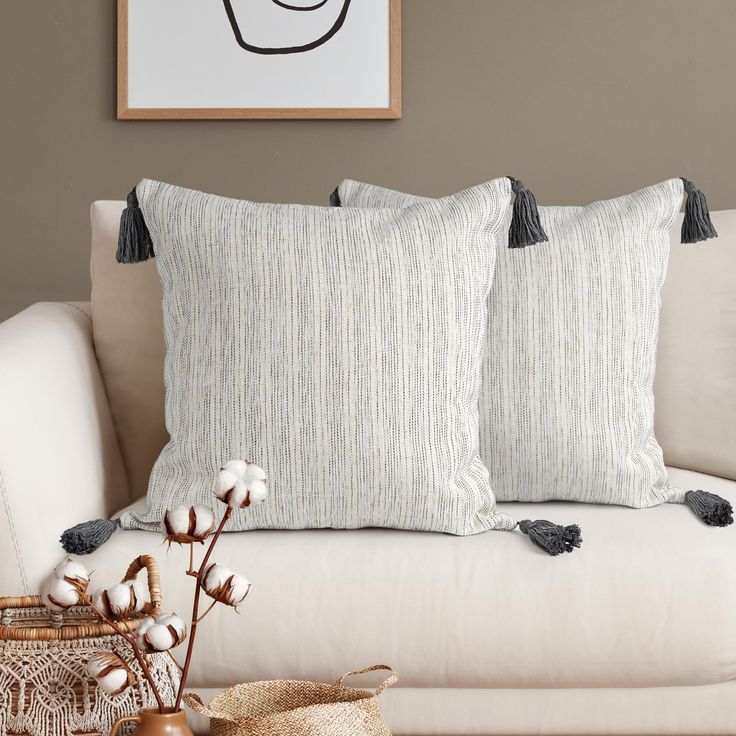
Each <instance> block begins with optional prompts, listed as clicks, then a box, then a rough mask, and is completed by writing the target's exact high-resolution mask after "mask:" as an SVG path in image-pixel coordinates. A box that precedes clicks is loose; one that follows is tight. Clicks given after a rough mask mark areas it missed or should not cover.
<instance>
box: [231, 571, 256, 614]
mask: <svg viewBox="0 0 736 736" xmlns="http://www.w3.org/2000/svg"><path fill="white" fill-rule="evenodd" d="M250 587H251V582H250V580H248V578H246V577H245V576H244V575H240V574H239V573H237V572H236V573H234V574H233V577H232V579H231V580H230V594H229V598H230V605H231V606H239V605H240V604H241V603H242V602H243V601H244V600H245V597H246V596H247V595H248V593H249V592H250Z"/></svg>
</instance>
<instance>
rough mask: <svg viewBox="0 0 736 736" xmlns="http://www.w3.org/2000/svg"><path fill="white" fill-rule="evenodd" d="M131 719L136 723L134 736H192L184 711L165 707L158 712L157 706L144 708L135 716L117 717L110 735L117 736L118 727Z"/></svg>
mask: <svg viewBox="0 0 736 736" xmlns="http://www.w3.org/2000/svg"><path fill="white" fill-rule="evenodd" d="M131 721H135V722H137V723H138V726H136V728H135V730H134V731H133V733H134V734H135V736H194V735H193V733H192V730H191V729H190V728H189V726H188V725H187V718H186V716H185V715H184V711H183V710H177V711H174V709H173V708H166V709H165V710H164V712H163V713H159V712H158V708H144V709H143V710H142V711H141V712H140V713H139V714H138V715H137V716H127V717H126V718H119V719H118V720H117V721H115V723H114V725H113V727H112V731H110V736H117V734H118V731H119V730H120V727H121V726H122V725H124V724H125V723H130V722H131Z"/></svg>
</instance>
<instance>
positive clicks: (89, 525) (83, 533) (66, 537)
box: [59, 519, 120, 555]
mask: <svg viewBox="0 0 736 736" xmlns="http://www.w3.org/2000/svg"><path fill="white" fill-rule="evenodd" d="M119 526H120V520H119V519H109V520H108V519H95V520H94V521H85V522H82V523H81V524H77V525H76V526H73V527H72V528H71V529H67V530H66V531H65V532H64V533H63V534H62V535H61V539H60V540H59V541H60V542H61V546H62V547H63V548H64V549H65V550H66V551H67V552H68V553H69V554H70V555H88V554H90V552H94V551H95V550H96V549H99V548H100V547H102V545H103V544H105V542H107V540H108V539H110V537H111V536H112V534H113V532H114V531H115V530H116V529H117V528H118V527H119Z"/></svg>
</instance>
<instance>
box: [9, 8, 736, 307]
mask: <svg viewBox="0 0 736 736" xmlns="http://www.w3.org/2000/svg"><path fill="white" fill-rule="evenodd" d="M203 1H205V0H203ZM206 1H207V2H217V1H219V0H206ZM403 26H404V34H403V44H404V59H403V76H404V95H403V99H404V117H403V119H402V120H400V121H395V122H382V121H375V122H354V121H346V122H303V121H294V122H270V121H267V122H248V121H231V122H135V121H128V122H118V121H116V120H115V118H114V94H115V82H114V80H115V13H114V2H113V0H1V2H0V69H1V71H0V170H1V171H2V176H1V177H0V222H1V223H2V228H1V229H0V233H1V235H0V238H2V240H1V246H0V247H1V248H2V259H1V260H0V264H1V265H0V318H3V317H6V316H9V315H10V314H12V313H13V312H15V311H17V310H19V309H21V308H23V307H25V306H26V305H28V304H30V303H32V302H34V301H37V300H41V299H51V300H54V299H84V298H86V297H87V295H88V291H89V279H88V248H89V245H88V240H89V236H88V227H89V226H88V207H89V203H90V202H91V201H92V200H94V199H119V198H122V197H123V196H124V195H125V193H126V192H127V191H128V189H129V188H130V187H131V185H132V184H134V183H135V182H136V180H137V179H139V178H140V177H142V176H150V177H155V178H159V179H166V180H170V181H173V182H176V183H179V184H183V185H187V186H192V187H196V188H201V189H205V190H210V191H213V192H218V193H222V194H227V195H232V196H242V197H246V198H251V199H263V200H277V201H287V200H291V201H304V202H315V203H322V202H325V200H326V197H327V195H328V193H329V192H330V190H331V189H332V188H333V187H334V185H335V184H336V182H338V181H339V180H340V179H341V178H342V177H346V176H349V177H354V178H363V179H368V180H370V181H374V182H377V183H381V184H385V185H388V186H393V187H398V188H405V189H408V190H412V191H416V192H420V193H428V194H440V193H443V192H448V191H451V190H454V189H457V188H459V187H463V186H464V185H469V184H474V183H477V182H479V181H481V180H483V179H485V178H489V177H492V176H496V175H503V174H507V173H512V174H514V175H515V176H518V177H520V178H522V179H524V180H525V181H526V182H527V184H528V185H529V186H530V187H531V188H533V189H534V190H535V192H536V194H537V196H538V199H539V200H540V201H541V202H545V203H560V204H566V203H580V202H584V201H589V200H591V199H597V198H600V197H607V196H612V195H615V194H617V193H621V192H625V191H627V190H631V189H633V188H637V187H640V186H643V185H646V184H649V183H653V182H655V181H658V180H660V179H663V178H667V177H670V176H677V175H680V174H684V175H688V176H690V177H692V178H693V179H695V180H696V181H697V182H698V183H699V184H700V185H701V186H702V187H703V188H704V189H705V190H706V192H708V194H709V200H710V203H711V206H712V207H714V208H721V209H722V208H731V207H736V176H735V174H736V145H735V144H734V139H735V138H736V94H734V92H735V87H736V83H735V82H734V80H735V79H736V44H734V41H733V36H734V29H736V0H697V1H696V2H694V1H693V0H404V8H403Z"/></svg>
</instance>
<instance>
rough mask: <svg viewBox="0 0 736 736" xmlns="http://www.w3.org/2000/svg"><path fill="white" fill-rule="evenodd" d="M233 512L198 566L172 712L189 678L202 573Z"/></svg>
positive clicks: (224, 519)
mask: <svg viewBox="0 0 736 736" xmlns="http://www.w3.org/2000/svg"><path fill="white" fill-rule="evenodd" d="M232 513H233V510H232V508H231V507H230V506H228V507H227V510H226V511H225V514H224V515H223V517H222V521H221V522H220V526H218V527H217V531H216V532H215V534H214V536H213V537H212V541H211V542H210V546H209V547H208V548H207V552H205V555H204V559H203V560H202V564H201V565H200V566H199V570H198V571H197V587H196V589H195V590H194V603H193V604H192V625H191V628H190V629H189V641H188V642H187V656H186V657H185V659H184V669H183V670H182V673H181V682H180V683H179V691H178V692H177V694H176V703H175V704H174V710H175V711H178V710H179V708H180V707H181V699H182V697H183V696H184V688H185V687H186V684H187V677H188V676H189V665H190V664H191V662H192V651H193V650H194V640H195V638H196V636H197V624H198V623H199V622H198V620H197V618H198V616H199V594H200V592H201V590H202V578H203V577H204V572H205V570H206V569H207V563H208V562H209V560H210V555H211V554H212V550H213V549H214V548H215V545H216V544H217V540H218V539H219V538H220V534H222V530H223V529H224V527H225V524H227V522H228V520H229V519H230V517H231V516H232Z"/></svg>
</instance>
